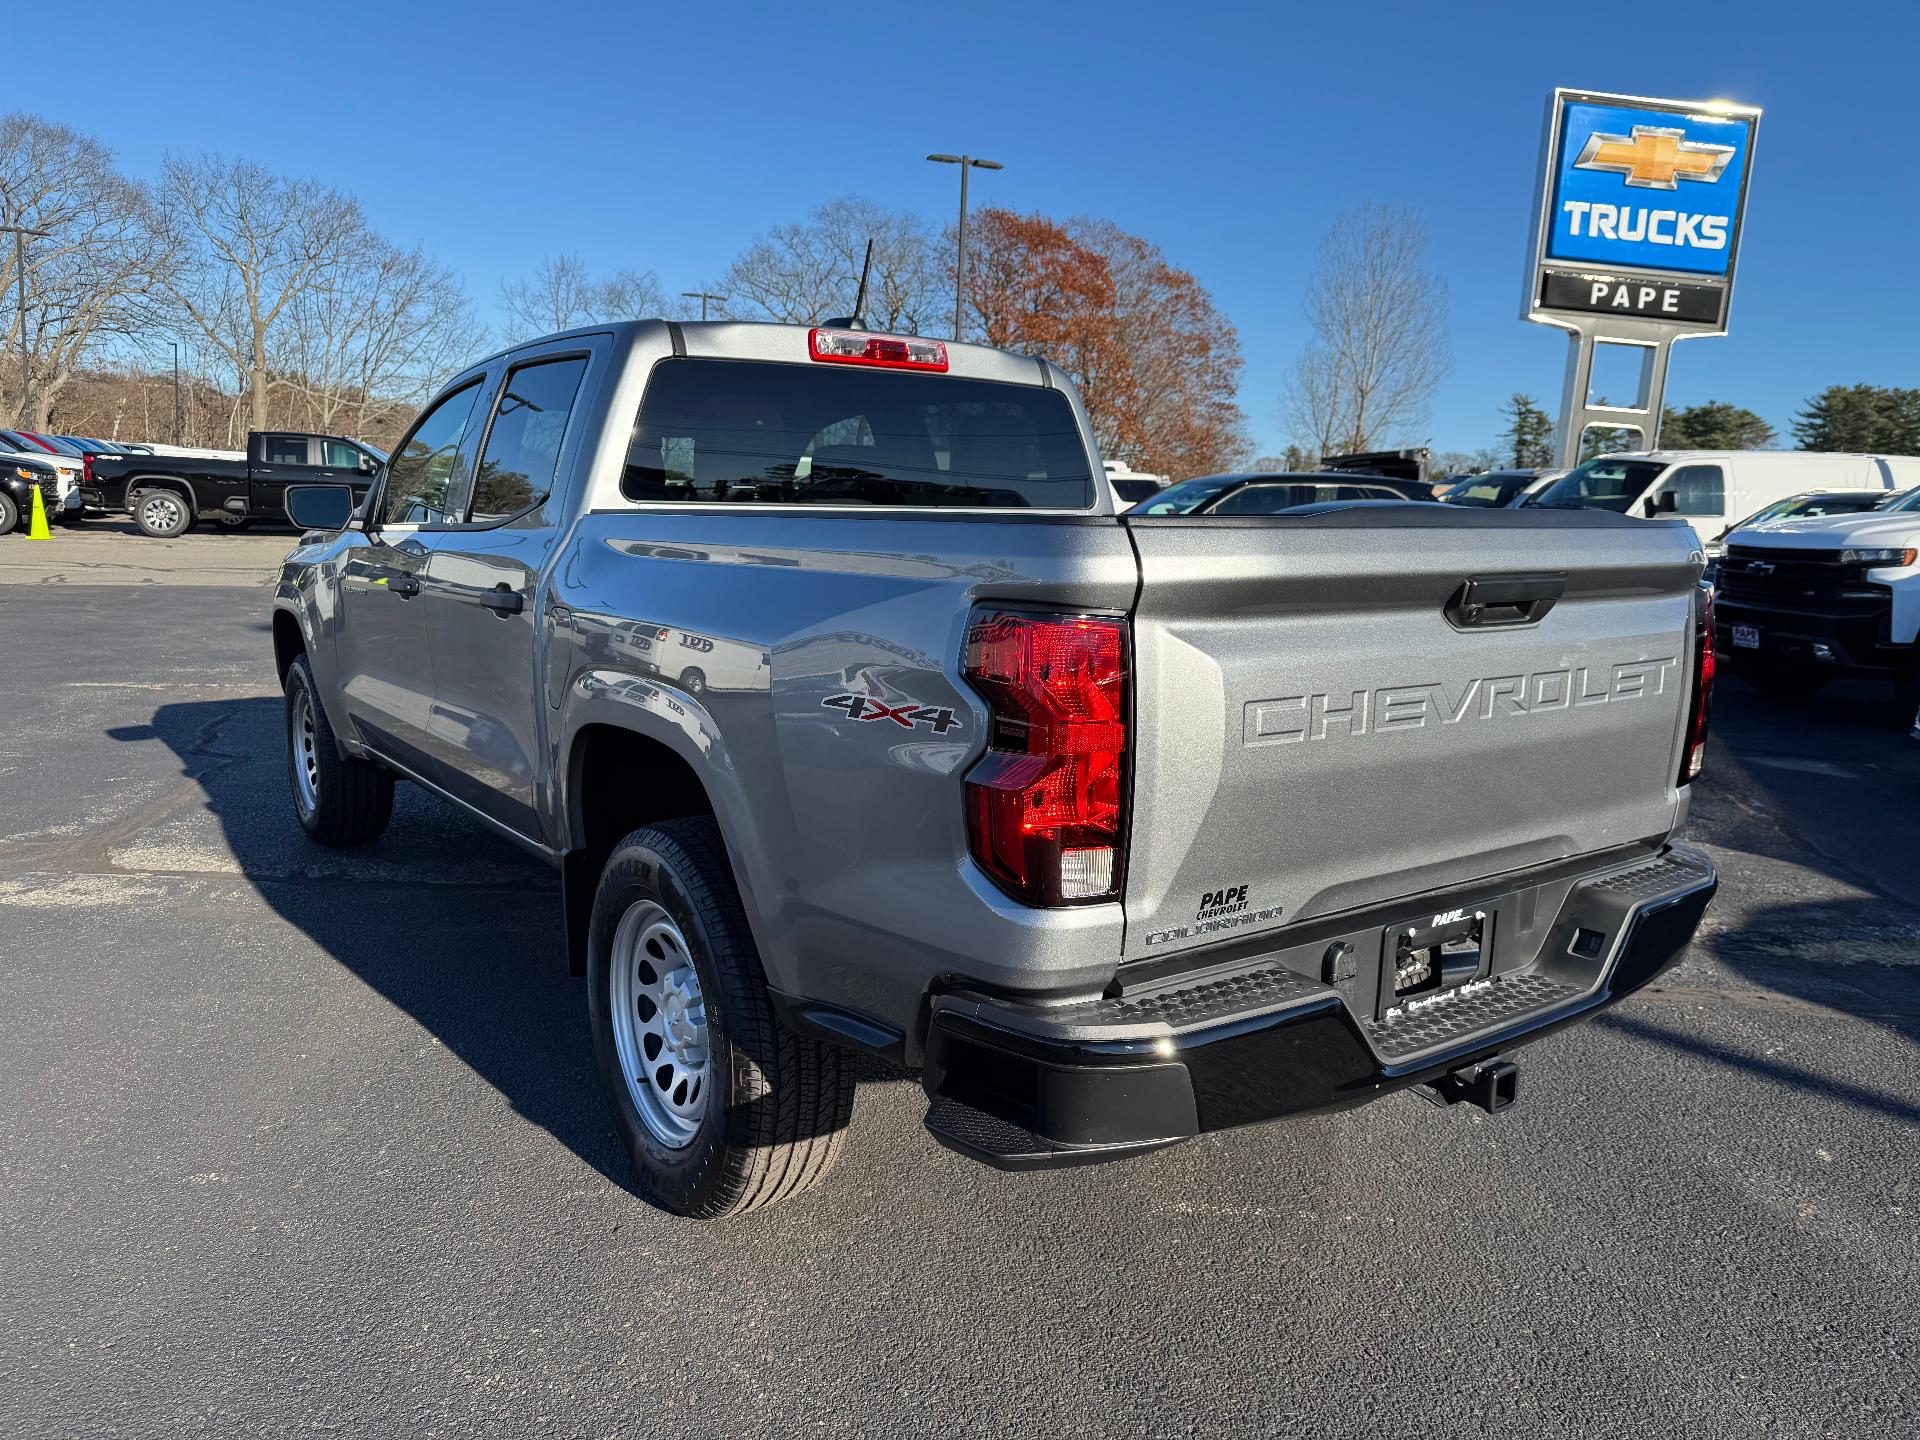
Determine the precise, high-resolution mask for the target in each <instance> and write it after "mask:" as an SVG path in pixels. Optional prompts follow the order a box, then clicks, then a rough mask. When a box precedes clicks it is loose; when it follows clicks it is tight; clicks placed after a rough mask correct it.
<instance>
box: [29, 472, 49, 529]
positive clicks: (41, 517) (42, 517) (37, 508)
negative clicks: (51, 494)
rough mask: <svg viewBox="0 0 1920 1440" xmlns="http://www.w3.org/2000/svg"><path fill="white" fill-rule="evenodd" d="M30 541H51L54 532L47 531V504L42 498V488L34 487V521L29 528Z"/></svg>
mask: <svg viewBox="0 0 1920 1440" xmlns="http://www.w3.org/2000/svg"><path fill="white" fill-rule="evenodd" d="M27 538H28V539H29V540H51V539H52V538H53V532H52V531H51V530H49V529H47V502H46V501H44V500H42V499H41V498H40V487H39V486H38V485H36V486H34V487H33V520H32V521H31V522H30V523H29V524H28V526H27Z"/></svg>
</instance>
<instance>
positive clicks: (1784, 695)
mask: <svg viewBox="0 0 1920 1440" xmlns="http://www.w3.org/2000/svg"><path fill="white" fill-rule="evenodd" d="M1733 673H1734V674H1736V675H1738V676H1739V677H1740V678H1741V679H1742V680H1744V681H1746V682H1747V684H1749V685H1751V686H1752V687H1753V688H1754V689H1756V690H1758V691H1759V692H1760V693H1761V694H1762V695H1767V696H1771V697H1772V698H1773V699H1775V700H1801V699H1805V698H1806V697H1807V696H1809V695H1811V694H1813V693H1814V691H1816V690H1818V689H1820V688H1821V686H1823V685H1825V684H1826V683H1827V682H1828V681H1830V680H1832V679H1833V676H1832V675H1830V674H1828V673H1827V672H1826V671H1824V670H1820V669H1817V668H1816V667H1814V666H1812V665H1796V664H1794V663H1793V662H1792V661H1787V660H1746V661H1741V662H1738V663H1736V664H1735V666H1734V669H1733Z"/></svg>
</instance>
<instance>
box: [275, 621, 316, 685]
mask: <svg viewBox="0 0 1920 1440" xmlns="http://www.w3.org/2000/svg"><path fill="white" fill-rule="evenodd" d="M306 653H307V637H306V634H305V632H304V631H302V630H301V628H300V618H299V617H298V616H297V615H295V614H294V613H293V611H291V610H289V609H287V608H286V607H285V606H283V605H276V606H274V608H273V669H274V673H275V674H276V675H278V676H279V677H280V684H281V685H282V686H283V687H284V686H285V685H286V683H287V671H288V670H289V669H291V668H292V666H293V662H294V659H295V658H296V657H298V656H301V655H304V654H306ZM308 663H312V662H311V661H309V662H308Z"/></svg>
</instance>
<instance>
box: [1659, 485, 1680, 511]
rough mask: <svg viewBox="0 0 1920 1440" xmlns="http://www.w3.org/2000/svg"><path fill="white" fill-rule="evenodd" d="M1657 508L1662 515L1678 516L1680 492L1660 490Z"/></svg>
mask: <svg viewBox="0 0 1920 1440" xmlns="http://www.w3.org/2000/svg"><path fill="white" fill-rule="evenodd" d="M1659 507H1660V513H1661V514H1662V515H1678V514H1679V513H1680V492H1679V491H1677V490H1662V491H1661V492H1660V501H1659Z"/></svg>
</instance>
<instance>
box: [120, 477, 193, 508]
mask: <svg viewBox="0 0 1920 1440" xmlns="http://www.w3.org/2000/svg"><path fill="white" fill-rule="evenodd" d="M142 490H171V491H173V493H174V494H176V495H180V496H184V497H185V498H186V502H187V504H188V505H190V506H192V507H193V511H194V513H195V514H196V515H197V514H199V513H200V497H199V496H198V495H196V494H194V491H193V482H192V481H191V480H187V479H185V478H184V477H182V476H179V475H134V476H131V477H130V478H129V479H128V480H127V508H128V509H129V510H131V509H132V508H133V497H134V496H135V495H137V494H139V493H140V492H141V491H142Z"/></svg>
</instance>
